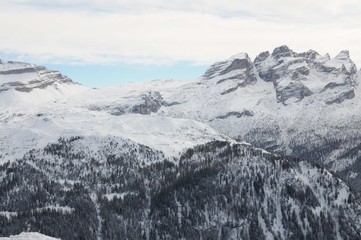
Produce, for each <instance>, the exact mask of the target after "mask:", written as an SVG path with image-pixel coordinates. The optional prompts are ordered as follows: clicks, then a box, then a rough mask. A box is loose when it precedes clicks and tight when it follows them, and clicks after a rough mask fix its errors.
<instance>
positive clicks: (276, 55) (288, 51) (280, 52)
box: [272, 45, 295, 58]
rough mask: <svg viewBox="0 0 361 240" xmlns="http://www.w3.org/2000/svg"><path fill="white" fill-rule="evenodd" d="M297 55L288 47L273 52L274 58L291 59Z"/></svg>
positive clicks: (284, 46) (281, 47)
mask: <svg viewBox="0 0 361 240" xmlns="http://www.w3.org/2000/svg"><path fill="white" fill-rule="evenodd" d="M294 54H295V52H293V51H292V50H291V49H290V48H289V47H288V46H287V45H282V46H280V47H277V48H275V49H274V50H273V52H272V56H273V57H274V58H281V57H291V56H293V55H294Z"/></svg>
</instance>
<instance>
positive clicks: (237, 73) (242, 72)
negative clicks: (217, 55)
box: [203, 54, 257, 87]
mask: <svg viewBox="0 0 361 240" xmlns="http://www.w3.org/2000/svg"><path fill="white" fill-rule="evenodd" d="M212 79H216V81H217V83H218V84H220V83H222V82H225V81H234V82H237V83H239V84H241V83H244V85H247V84H254V83H255V82H256V81H257V74H256V71H255V67H254V65H253V63H252V61H251V60H250V58H249V56H248V55H247V54H239V55H236V56H233V57H232V58H231V59H230V60H228V61H222V62H217V63H215V64H213V65H212V66H211V67H210V68H209V69H208V70H207V71H206V72H205V73H204V75H203V80H212ZM244 85H239V87H242V86H244Z"/></svg>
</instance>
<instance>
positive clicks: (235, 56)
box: [230, 52, 249, 60]
mask: <svg viewBox="0 0 361 240" xmlns="http://www.w3.org/2000/svg"><path fill="white" fill-rule="evenodd" d="M235 59H249V56H248V54H247V53H243V52H242V53H238V54H235V55H233V56H231V57H230V60H235Z"/></svg>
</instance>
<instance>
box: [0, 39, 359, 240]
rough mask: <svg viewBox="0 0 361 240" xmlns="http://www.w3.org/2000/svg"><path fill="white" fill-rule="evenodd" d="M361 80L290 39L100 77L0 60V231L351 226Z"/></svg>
mask: <svg viewBox="0 0 361 240" xmlns="http://www.w3.org/2000/svg"><path fill="white" fill-rule="evenodd" d="M359 81H360V72H358V71H357V68H356V66H355V64H354V63H353V62H352V60H351V59H350V56H349V53H348V52H347V51H342V52H341V53H340V54H338V55H337V56H336V57H334V58H330V57H329V56H328V55H323V56H321V55H319V54H318V53H317V52H315V51H313V50H310V51H308V52H305V53H295V52H294V51H292V50H290V49H289V48H288V47H287V46H281V47H279V48H276V49H275V50H274V51H273V52H272V53H269V52H263V53H261V54H259V55H258V56H257V57H256V59H255V60H253V61H252V60H251V59H250V58H249V57H248V55H247V54H245V53H242V54H237V55H234V56H232V57H231V58H230V59H228V60H225V61H221V62H218V63H215V64H213V65H212V66H211V67H210V68H209V69H208V70H207V71H206V72H205V74H204V75H203V76H202V77H201V78H200V79H197V80H194V81H189V82H186V81H175V80H164V81H162V80H158V81H150V82H143V83H134V84H124V85H120V86H115V87H108V88H99V89H88V88H86V87H83V86H81V85H79V84H76V83H74V82H73V81H71V80H70V79H68V78H67V77H65V76H63V75H61V74H60V73H58V72H56V71H55V72H54V71H49V70H47V69H45V68H42V67H39V66H34V65H31V64H26V63H14V62H8V63H5V62H1V63H0V85H1V89H0V109H1V111H0V190H1V191H0V192H1V193H0V203H1V204H0V236H10V234H14V233H19V232H22V231H29V229H30V230H31V231H33V232H41V233H44V234H46V235H49V236H54V237H57V238H61V239H79V237H80V236H82V237H83V238H86V239H134V238H136V239H141V238H143V239H157V238H160V239H175V238H183V239H207V238H210V239H217V238H218V239H219V238H222V239H347V238H351V239H352V238H353V239H358V238H360V235H359V233H360V232H361V223H360V219H361V217H360V216H361V215H360V203H359V193H358V192H355V191H354V190H352V188H350V186H349V184H351V185H352V186H353V187H356V188H357V186H360V185H359V183H360V182H361V181H360V179H361V167H360V166H361V164H360V160H361V129H360V128H361V112H360V111H361V106H360V105H361V90H360V87H359ZM243 141H246V142H250V143H251V144H248V143H246V142H243ZM253 146H255V147H260V148H255V147H253ZM262 149H266V150H267V151H268V152H267V151H265V150H262ZM272 152H273V153H277V154H278V155H277V156H276V155H274V154H273V153H272ZM280 156H287V157H280ZM301 159H303V160H306V161H302V160H301ZM315 163H316V164H315ZM324 167H326V169H328V170H326V169H324ZM331 170H332V171H331ZM340 176H341V177H342V179H343V180H346V181H347V182H345V181H343V180H341V179H340V178H339V177H340ZM55 222H56V223H57V224H54V223H55ZM79 223H81V226H80V227H76V226H79ZM165 223H166V224H165Z"/></svg>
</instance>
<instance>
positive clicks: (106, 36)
mask: <svg viewBox="0 0 361 240" xmlns="http://www.w3.org/2000/svg"><path fill="white" fill-rule="evenodd" d="M85 6H86V8H85ZM310 6H312V7H310ZM360 6H361V4H360V3H359V2H358V1H354V0H350V1H347V4H345V2H341V1H334V0H330V1H324V0H321V1H317V2H316V1H310V0H304V1H286V0H276V1H275V0H273V1H270V0H258V1H247V2H245V1H239V0H228V1H223V2H220V1H213V0H208V1H206V0H198V1H190V0H183V1H176V2H175V1H172V2H171V1H163V0H147V1H146V0H132V1H130V0H123V1H116V0H103V1H95V0H89V1H85V0H72V1H70V0H54V1H42V0H40V1H34V0H33V1H27V0H12V1H9V0H3V2H1V3H0V29H1V31H0V39H1V44H0V51H2V52H7V53H13V54H19V55H25V56H28V57H30V58H32V59H34V61H37V62H39V61H40V62H49V61H57V62H58V61H68V62H74V63H113V62H126V63H146V64H171V63H174V62H178V61H190V62H194V63H196V64H197V63H198V64H209V63H212V62H214V61H217V60H220V59H223V58H227V57H229V56H230V55H233V54H235V53H238V52H241V51H242V52H248V53H249V54H250V55H251V56H252V57H255V56H256V54H258V53H259V52H261V51H263V50H272V49H273V48H274V47H276V46H279V45H283V44H287V45H289V46H290V47H291V48H293V49H294V50H295V51H306V50H308V49H310V48H313V49H315V50H317V51H319V52H320V53H322V54H324V53H326V52H329V53H330V54H331V55H335V54H337V52H339V51H340V50H342V49H349V50H350V51H351V56H352V57H353V59H354V60H355V62H356V63H359V65H361V47H360V46H359V45H360V44H359V42H360V40H361V35H360V34H359V32H360V25H361V17H360V16H359V15H358V14H357V13H358V11H357V9H360ZM84 9H88V10H84ZM100 10H102V11H100ZM15 16H16V17H15Z"/></svg>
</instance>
